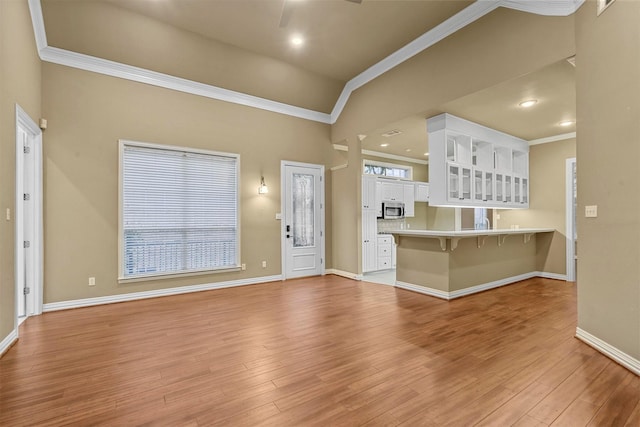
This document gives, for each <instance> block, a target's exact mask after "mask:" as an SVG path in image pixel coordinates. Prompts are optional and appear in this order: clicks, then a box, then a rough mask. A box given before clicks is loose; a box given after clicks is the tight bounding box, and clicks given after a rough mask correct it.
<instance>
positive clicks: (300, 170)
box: [281, 161, 325, 279]
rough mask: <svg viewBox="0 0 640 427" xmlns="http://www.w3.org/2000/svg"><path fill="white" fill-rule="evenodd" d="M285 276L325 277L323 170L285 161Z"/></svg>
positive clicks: (283, 248) (283, 236)
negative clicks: (322, 275) (323, 275)
mask: <svg viewBox="0 0 640 427" xmlns="http://www.w3.org/2000/svg"><path fill="white" fill-rule="evenodd" d="M281 176H282V213H283V215H282V275H283V278H284V279H291V278H294V277H304V276H315V275H320V274H324V269H325V267H324V166H322V165H312V164H307V163H296V162H288V161H282V165H281Z"/></svg>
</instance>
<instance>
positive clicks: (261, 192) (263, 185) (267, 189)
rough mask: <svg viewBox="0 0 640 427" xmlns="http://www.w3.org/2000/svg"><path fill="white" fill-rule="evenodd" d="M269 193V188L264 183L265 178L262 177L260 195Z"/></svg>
mask: <svg viewBox="0 0 640 427" xmlns="http://www.w3.org/2000/svg"><path fill="white" fill-rule="evenodd" d="M268 192H269V187H267V184H265V183H264V176H261V177H260V187H258V194H267V193H268Z"/></svg>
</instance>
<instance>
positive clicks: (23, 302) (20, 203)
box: [15, 106, 42, 324]
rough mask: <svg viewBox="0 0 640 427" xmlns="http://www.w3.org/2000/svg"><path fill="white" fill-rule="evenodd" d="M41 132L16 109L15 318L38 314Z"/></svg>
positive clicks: (40, 257) (40, 270) (40, 264)
mask: <svg viewBox="0 0 640 427" xmlns="http://www.w3.org/2000/svg"><path fill="white" fill-rule="evenodd" d="M41 156H42V133H41V131H40V129H39V128H38V127H37V125H36V124H35V123H34V122H33V120H31V118H29V116H28V115H27V114H26V113H25V112H24V111H23V110H22V109H21V108H20V107H18V106H16V210H15V222H16V234H15V237H16V254H15V260H16V272H15V279H16V317H17V323H18V324H20V323H22V322H23V321H24V320H25V319H26V318H27V317H28V316H30V315H34V314H40V313H42V157H41Z"/></svg>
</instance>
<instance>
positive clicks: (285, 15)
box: [278, 0, 295, 28]
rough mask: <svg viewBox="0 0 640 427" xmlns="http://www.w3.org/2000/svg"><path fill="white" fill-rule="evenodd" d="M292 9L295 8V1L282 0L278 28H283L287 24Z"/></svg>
mask: <svg viewBox="0 0 640 427" xmlns="http://www.w3.org/2000/svg"><path fill="white" fill-rule="evenodd" d="M293 9H295V1H288V0H284V2H283V3H282V13H281V14H280V24H278V26H279V27H280V28H284V27H286V26H287V25H288V24H289V20H290V19H291V15H292V14H293Z"/></svg>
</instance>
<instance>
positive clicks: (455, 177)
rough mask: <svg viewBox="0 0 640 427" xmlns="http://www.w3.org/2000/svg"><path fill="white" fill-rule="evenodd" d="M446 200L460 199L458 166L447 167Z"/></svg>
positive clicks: (449, 165)
mask: <svg viewBox="0 0 640 427" xmlns="http://www.w3.org/2000/svg"><path fill="white" fill-rule="evenodd" d="M447 198H448V199H449V200H451V201H457V200H459V199H460V166H458V165H456V164H453V163H449V164H448V165H447Z"/></svg>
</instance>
